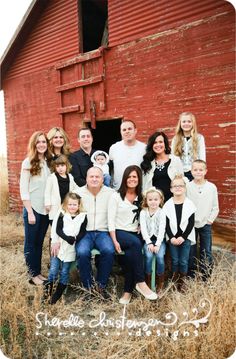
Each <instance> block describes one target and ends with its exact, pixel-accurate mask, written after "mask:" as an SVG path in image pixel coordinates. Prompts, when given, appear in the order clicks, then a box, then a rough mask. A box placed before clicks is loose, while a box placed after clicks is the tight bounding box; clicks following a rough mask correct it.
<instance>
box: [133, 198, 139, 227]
mask: <svg viewBox="0 0 236 359" xmlns="http://www.w3.org/2000/svg"><path fill="white" fill-rule="evenodd" d="M133 205H134V206H136V207H137V208H135V209H133V210H132V212H133V213H134V219H133V222H132V223H134V222H135V221H136V220H137V221H138V220H139V215H140V212H141V205H140V201H134V202H133Z"/></svg>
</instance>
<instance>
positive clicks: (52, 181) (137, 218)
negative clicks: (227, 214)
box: [20, 112, 219, 304]
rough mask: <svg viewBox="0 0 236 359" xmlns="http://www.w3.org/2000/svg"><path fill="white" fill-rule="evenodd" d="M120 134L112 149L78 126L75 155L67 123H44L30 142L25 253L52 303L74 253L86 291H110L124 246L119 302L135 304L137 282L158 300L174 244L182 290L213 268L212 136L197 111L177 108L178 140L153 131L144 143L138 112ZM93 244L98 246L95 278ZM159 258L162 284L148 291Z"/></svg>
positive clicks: (24, 180)
mask: <svg viewBox="0 0 236 359" xmlns="http://www.w3.org/2000/svg"><path fill="white" fill-rule="evenodd" d="M120 133H121V141H118V142H116V143H115V144H113V145H112V146H111V147H110V150H109V154H108V153H106V152H105V151H103V150H95V149H93V148H92V144H93V135H92V131H91V129H90V128H81V129H79V132H78V142H79V145H80V149H79V150H78V151H76V152H73V153H71V152H70V144H69V139H68V136H67V134H66V132H65V131H64V130H63V129H62V128H60V127H58V128H57V127H54V128H52V129H51V130H50V131H49V132H48V133H47V135H46V134H45V133H43V132H41V131H37V132H35V133H33V135H32V136H31V138H30V140H29V145H28V157H27V158H26V159H25V160H24V161H23V163H22V168H21V176H20V194H21V199H22V201H23V207H24V208H23V218H24V228H25V241H24V255H25V260H26V264H27V267H28V272H29V275H30V280H29V281H30V283H31V284H34V285H43V287H44V293H45V297H48V298H49V301H50V303H51V304H54V303H56V302H57V301H58V299H59V298H60V297H61V296H62V294H63V292H64V290H65V288H66V286H67V284H68V281H69V272H70V267H71V264H72V263H73V262H74V261H75V260H76V261H77V268H78V270H79V275H80V280H81V283H82V286H83V287H84V288H85V293H86V295H85V299H87V298H89V297H90V296H91V289H93V291H94V290H95V291H97V292H99V293H100V294H101V296H102V297H103V298H105V299H108V297H109V294H108V292H107V291H106V287H107V284H108V280H109V276H110V273H111V270H112V266H113V262H114V257H115V253H122V254H123V255H122V256H120V259H121V261H120V264H121V266H122V270H123V273H124V277H125V279H124V292H123V295H122V296H121V298H120V300H119V302H120V303H121V304H128V303H129V302H130V300H131V296H132V292H133V290H134V288H135V289H136V290H137V291H138V292H139V293H140V294H141V295H143V296H144V297H145V298H146V299H148V300H156V299H157V298H158V294H159V293H160V292H161V291H162V290H163V286H164V278H165V277H164V273H165V257H166V251H167V250H168V252H169V254H170V257H171V271H172V278H173V280H175V281H176V286H177V287H178V288H179V289H180V290H181V288H182V284H183V281H184V279H185V277H186V276H187V275H188V276H191V277H193V276H194V275H195V273H196V270H197V269H198V270H199V271H200V272H201V273H202V278H203V280H206V279H207V277H208V276H209V275H210V272H211V268H212V265H213V260H212V249H211V247H212V233H211V226H212V223H213V222H214V220H215V219H216V217H217V215H218V212H219V207H218V194H217V188H216V186H215V185H214V184H213V183H211V182H209V181H208V180H206V178H205V176H206V173H207V165H206V150H205V141H204V137H203V135H201V134H199V133H198V132H197V125H196V119H195V116H194V115H193V114H192V113H190V112H184V113H182V114H181V115H180V116H179V121H178V124H177V127H176V133H175V136H174V138H173V139H172V142H171V146H170V144H169V139H168V137H167V135H166V134H165V133H164V132H163V131H157V132H155V133H153V134H152V135H151V136H150V137H149V139H148V142H147V144H145V143H142V142H140V141H138V140H137V139H136V135H137V128H136V125H135V123H134V122H133V121H131V120H123V121H122V123H121V126H120ZM49 224H50V225H51V238H50V252H51V258H50V269H49V274H48V277H47V278H46V277H44V276H43V275H42V274H41V259H42V247H43V241H44V237H45V234H46V232H47V229H48V226H49ZM198 243H199V244H200V250H199V251H200V258H199V259H200V260H199V259H198V258H197V244H198ZM93 249H97V250H98V251H99V252H100V255H99V256H98V257H97V259H96V267H97V270H96V277H95V278H94V277H93V272H92V266H91V251H92V250H93ZM153 257H155V258H156V273H155V275H156V285H157V291H156V292H155V291H153V290H151V289H150V287H151V275H152V260H153ZM55 283H56V285H55ZM54 287H56V288H54Z"/></svg>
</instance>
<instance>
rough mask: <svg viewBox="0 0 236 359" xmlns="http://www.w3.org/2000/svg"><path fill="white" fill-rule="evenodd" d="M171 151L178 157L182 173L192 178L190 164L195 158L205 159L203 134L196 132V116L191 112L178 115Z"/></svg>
mask: <svg viewBox="0 0 236 359" xmlns="http://www.w3.org/2000/svg"><path fill="white" fill-rule="evenodd" d="M171 153H173V154H174V155H175V156H178V157H180V159H181V161H182V164H183V168H184V175H185V176H186V177H187V178H188V179H189V180H192V179H193V177H192V174H191V166H192V163H193V161H195V160H203V161H206V147H205V140H204V137H203V135H201V134H199V133H198V132H197V123H196V118H195V116H194V115H193V114H192V113H191V112H183V113H181V114H180V115H179V121H178V124H177V126H176V130H175V136H174V138H173V140H172V143H171Z"/></svg>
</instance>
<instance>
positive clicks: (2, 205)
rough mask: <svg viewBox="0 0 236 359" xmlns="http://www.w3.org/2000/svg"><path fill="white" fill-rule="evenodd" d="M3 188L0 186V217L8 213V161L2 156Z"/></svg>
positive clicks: (0, 166) (0, 167) (0, 159)
mask: <svg viewBox="0 0 236 359" xmlns="http://www.w3.org/2000/svg"><path fill="white" fill-rule="evenodd" d="M0 169H1V186H0V215H2V214H6V213H7V212H8V174H7V159H6V157H4V156H2V155H1V156H0Z"/></svg>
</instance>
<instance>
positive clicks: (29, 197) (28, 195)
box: [20, 158, 50, 214]
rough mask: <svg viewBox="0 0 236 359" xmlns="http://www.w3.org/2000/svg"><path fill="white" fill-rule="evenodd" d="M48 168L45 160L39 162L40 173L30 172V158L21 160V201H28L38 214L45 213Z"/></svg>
mask: <svg viewBox="0 0 236 359" xmlns="http://www.w3.org/2000/svg"><path fill="white" fill-rule="evenodd" d="M49 175H50V170H49V168H48V166H47V162H46V161H45V160H43V161H42V164H41V173H40V174H39V175H37V176H32V175H31V174H30V160H29V158H26V159H25V160H24V161H23V162H22V166H21V174H20V196H21V199H22V201H30V202H31V207H32V208H33V209H34V210H35V211H36V212H37V213H39V214H47V213H46V211H45V207H44V192H45V187H46V181H47V177H48V176H49Z"/></svg>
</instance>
